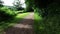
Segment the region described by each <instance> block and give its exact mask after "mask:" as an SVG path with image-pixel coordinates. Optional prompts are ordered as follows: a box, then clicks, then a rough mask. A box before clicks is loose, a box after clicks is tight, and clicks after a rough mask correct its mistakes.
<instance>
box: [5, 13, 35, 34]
mask: <svg viewBox="0 0 60 34" xmlns="http://www.w3.org/2000/svg"><path fill="white" fill-rule="evenodd" d="M33 23H34V13H30V14H29V15H28V16H26V17H25V18H24V19H23V20H22V21H21V22H20V23H19V24H16V25H14V26H13V27H11V28H8V29H7V30H6V34H34V29H33Z"/></svg>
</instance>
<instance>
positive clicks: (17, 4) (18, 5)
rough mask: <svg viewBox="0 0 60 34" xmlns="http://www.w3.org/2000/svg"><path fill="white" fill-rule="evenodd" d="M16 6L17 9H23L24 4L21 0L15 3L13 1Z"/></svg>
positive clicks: (16, 0)
mask: <svg viewBox="0 0 60 34" xmlns="http://www.w3.org/2000/svg"><path fill="white" fill-rule="evenodd" d="M13 5H14V7H15V8H16V9H17V10H21V9H22V4H21V2H20V0H15V1H14V3H13Z"/></svg>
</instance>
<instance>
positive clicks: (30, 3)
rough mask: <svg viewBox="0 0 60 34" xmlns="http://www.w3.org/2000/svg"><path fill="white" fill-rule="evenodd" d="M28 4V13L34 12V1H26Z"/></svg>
mask: <svg viewBox="0 0 60 34" xmlns="http://www.w3.org/2000/svg"><path fill="white" fill-rule="evenodd" d="M25 3H26V11H27V12H30V11H33V0H25Z"/></svg>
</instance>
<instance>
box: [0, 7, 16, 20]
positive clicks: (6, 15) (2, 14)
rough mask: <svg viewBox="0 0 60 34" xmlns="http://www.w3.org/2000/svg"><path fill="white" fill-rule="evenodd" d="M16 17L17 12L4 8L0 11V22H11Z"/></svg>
mask: <svg viewBox="0 0 60 34" xmlns="http://www.w3.org/2000/svg"><path fill="white" fill-rule="evenodd" d="M15 16H16V14H15V12H13V11H11V10H10V9H8V8H6V7H3V8H1V9H0V21H10V20H12V19H14V17H15Z"/></svg>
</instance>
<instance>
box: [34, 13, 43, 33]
mask: <svg viewBox="0 0 60 34" xmlns="http://www.w3.org/2000/svg"><path fill="white" fill-rule="evenodd" d="M41 21H42V17H41V16H39V15H38V13H34V30H35V33H36V34H39V33H38V32H39V27H40V22H41ZM41 29H42V27H41Z"/></svg>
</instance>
